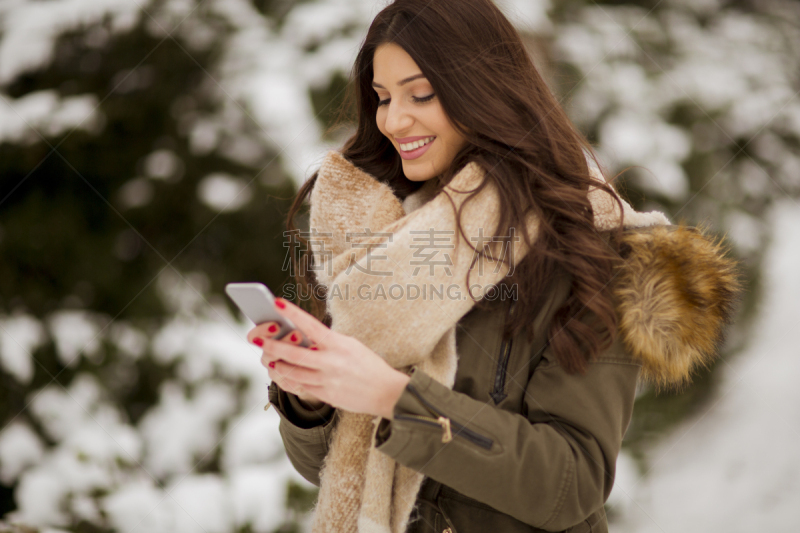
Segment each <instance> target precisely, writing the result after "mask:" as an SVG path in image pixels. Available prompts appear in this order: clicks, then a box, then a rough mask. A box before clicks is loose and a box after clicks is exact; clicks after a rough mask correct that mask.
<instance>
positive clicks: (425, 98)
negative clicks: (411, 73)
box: [378, 93, 436, 107]
mask: <svg viewBox="0 0 800 533" xmlns="http://www.w3.org/2000/svg"><path fill="white" fill-rule="evenodd" d="M434 96H436V93H433V94H429V95H428V96H423V97H422V98H417V97H416V96H412V97H411V100H413V101H414V103H417V104H423V103H425V102H430V101H431V100H433V97H434ZM391 100H392V99H391V98H387V99H386V100H378V107H380V106H382V105H386V104H388V103H389V102H390V101H391Z"/></svg>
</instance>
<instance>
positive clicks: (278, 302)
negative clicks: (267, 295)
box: [275, 298, 286, 309]
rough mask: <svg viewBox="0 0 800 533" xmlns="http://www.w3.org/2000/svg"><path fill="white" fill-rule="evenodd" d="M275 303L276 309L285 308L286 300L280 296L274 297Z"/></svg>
mask: <svg viewBox="0 0 800 533" xmlns="http://www.w3.org/2000/svg"><path fill="white" fill-rule="evenodd" d="M275 305H277V306H278V309H286V302H284V301H283V300H282V299H281V298H276V299H275Z"/></svg>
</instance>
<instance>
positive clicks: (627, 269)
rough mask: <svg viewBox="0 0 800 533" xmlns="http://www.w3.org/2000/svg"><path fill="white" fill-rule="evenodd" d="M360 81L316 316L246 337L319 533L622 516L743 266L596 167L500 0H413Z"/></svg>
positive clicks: (319, 245)
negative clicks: (645, 437)
mask: <svg viewBox="0 0 800 533" xmlns="http://www.w3.org/2000/svg"><path fill="white" fill-rule="evenodd" d="M353 82H354V84H353V89H354V90H353V92H352V93H350V101H351V102H352V103H353V104H354V106H353V107H354V109H355V112H356V123H357V129H356V131H355V133H354V134H353V135H352V137H351V138H350V139H349V140H348V141H347V142H346V143H345V146H344V148H343V149H342V150H341V152H338V151H332V152H329V153H328V155H327V156H326V158H325V160H324V162H323V164H322V166H321V168H320V170H319V171H318V172H316V173H315V174H314V175H313V176H312V177H311V179H309V180H308V182H307V183H306V184H304V186H303V187H302V188H301V190H300V192H299V194H298V197H297V199H296V201H295V203H294V205H293V207H292V209H291V211H290V213H289V217H288V226H289V227H290V228H293V227H294V226H293V218H294V215H295V213H296V212H297V211H298V210H299V208H300V207H301V206H302V204H303V202H304V201H305V200H306V199H307V198H310V204H311V211H310V224H309V225H310V231H309V239H308V241H307V242H308V244H309V246H310V247H311V249H312V250H313V253H308V254H306V255H305V256H304V258H305V259H306V260H307V261H306V263H305V266H307V270H306V271H302V272H298V281H300V282H301V283H303V284H310V285H311V289H312V290H311V291H310V294H312V295H313V296H314V298H315V299H314V300H313V304H314V305H313V306H312V313H307V312H306V311H304V310H302V309H300V308H299V307H297V306H295V305H294V304H292V303H291V302H288V301H286V300H279V305H280V307H281V309H283V312H284V313H285V314H286V316H287V317H289V318H290V319H291V320H292V321H293V322H294V323H295V325H296V326H297V327H298V330H299V331H297V332H293V333H292V334H291V335H288V336H286V337H284V338H283V339H282V340H281V341H278V340H274V339H271V338H270V337H272V336H274V335H275V334H276V333H277V330H278V327H277V325H276V324H271V323H267V324H261V325H259V326H257V327H256V328H254V329H253V330H252V331H250V333H249V334H248V339H249V340H250V341H251V342H253V343H255V344H257V345H258V346H261V347H263V357H262V363H263V364H264V365H265V366H266V367H267V368H268V370H269V376H270V378H271V379H272V384H271V385H270V402H271V404H272V405H274V406H275V407H276V409H277V410H278V412H279V413H280V416H281V423H280V432H281V435H282V437H283V440H284V443H285V445H286V450H287V453H288V455H289V458H290V460H291V461H292V463H293V464H294V466H295V467H296V468H297V470H298V472H300V473H301V474H302V475H303V476H304V477H305V478H306V479H308V480H309V481H310V482H312V483H314V484H317V485H319V486H320V495H319V499H318V502H317V506H316V509H315V515H314V522H313V529H314V531H347V532H351V531H369V532H372V531H381V532H390V531H391V532H394V533H401V532H404V531H413V532H423V531H425V532H436V533H440V532H442V531H450V532H459V533H467V532H477V531H481V532H484V531H504V532H506V531H520V532H522V531H525V532H530V531H571V532H577V531H607V521H606V517H605V512H604V502H605V501H606V499H607V498H608V496H609V494H610V492H611V488H612V485H613V482H614V469H615V462H616V458H617V455H618V453H619V449H620V445H621V441H622V437H623V435H624V434H625V431H626V429H627V427H628V424H629V421H630V418H631V413H632V409H633V403H634V397H635V394H636V390H637V385H638V384H639V383H640V381H646V382H648V383H651V384H653V385H655V386H658V387H666V386H677V385H681V384H685V383H686V382H687V381H688V379H689V377H690V375H691V372H692V371H693V370H694V369H695V368H696V367H697V366H698V365H705V364H707V363H708V362H709V361H710V360H711V359H712V358H713V356H714V353H715V348H716V344H717V343H718V342H719V339H720V336H721V333H722V328H723V325H724V324H725V323H726V322H727V321H728V319H729V317H730V315H731V305H732V301H733V300H734V299H735V298H734V297H735V294H736V291H737V290H738V285H737V278H736V275H735V272H734V265H733V264H732V263H731V261H730V260H728V259H726V258H725V257H724V254H723V252H722V250H721V248H720V247H719V245H718V244H717V243H715V242H714V241H713V240H710V239H708V238H707V237H705V236H704V235H703V234H702V233H701V232H698V231H696V230H694V229H692V228H686V227H680V226H671V225H669V223H668V221H667V219H666V217H664V216H663V215H662V214H660V213H657V212H652V213H639V212H636V211H634V210H633V209H631V208H630V206H629V205H628V204H627V203H625V202H624V201H623V200H622V199H621V198H619V197H618V196H617V195H616V193H615V191H614V190H613V189H612V188H611V186H610V185H608V184H607V183H606V181H605V180H604V179H603V177H602V176H601V175H600V174H599V171H592V170H591V167H590V165H589V161H592V160H593V159H594V158H593V156H592V150H591V147H590V146H589V145H588V143H587V142H586V141H585V139H584V138H583V137H582V136H581V134H580V133H578V132H577V131H576V130H575V128H574V127H573V125H572V124H571V123H570V121H569V120H568V118H567V117H566V115H565V113H564V111H563V110H562V109H561V107H560V106H559V105H558V102H557V101H556V100H555V98H554V97H553V96H552V94H551V93H550V91H549V90H548V88H547V86H546V84H545V83H544V81H543V80H542V78H541V77H540V76H539V74H538V72H537V71H536V68H535V67H534V65H533V64H532V62H531V60H530V58H529V56H528V55H527V53H526V51H525V48H524V46H523V44H522V42H521V40H520V37H519V35H518V34H517V33H516V31H515V30H514V28H513V27H512V25H511V24H510V23H509V21H508V20H507V19H506V18H505V17H504V16H503V15H502V14H501V12H500V11H499V10H498V9H497V8H496V7H495V6H494V4H493V3H492V2H491V1H490V0H460V1H458V2H452V1H445V0H396V1H395V2H394V3H392V4H390V5H389V6H387V7H386V8H385V9H383V10H382V11H381V12H380V13H379V14H378V15H377V16H376V18H375V20H374V21H373V23H372V25H371V26H370V28H369V31H368V33H367V36H366V39H365V41H364V43H363V45H362V47H361V50H360V52H359V54H358V57H357V59H356V63H355V65H354V69H353ZM587 155H588V157H587ZM424 243H427V245H425V244H424ZM308 259H311V261H308ZM303 334H305V335H307V336H308V337H310V339H311V340H312V341H313V342H314V344H313V345H312V346H311V349H306V348H302V347H299V346H296V345H295V344H297V343H299V341H300V340H301V335H303ZM282 341H285V342H282Z"/></svg>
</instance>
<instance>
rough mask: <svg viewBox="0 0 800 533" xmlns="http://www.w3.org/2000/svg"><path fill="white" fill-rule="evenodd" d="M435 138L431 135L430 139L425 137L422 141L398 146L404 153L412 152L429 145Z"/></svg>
mask: <svg viewBox="0 0 800 533" xmlns="http://www.w3.org/2000/svg"><path fill="white" fill-rule="evenodd" d="M435 138H436V136H435V135H431V136H430V137H426V138H424V139H420V140H418V141H414V142H411V143H405V144H400V145H399V146H400V149H401V150H402V151H404V152H413V151H414V150H416V149H417V148H421V147H423V146H425V145H426V144H430V142H431V141H433V140H434V139H435Z"/></svg>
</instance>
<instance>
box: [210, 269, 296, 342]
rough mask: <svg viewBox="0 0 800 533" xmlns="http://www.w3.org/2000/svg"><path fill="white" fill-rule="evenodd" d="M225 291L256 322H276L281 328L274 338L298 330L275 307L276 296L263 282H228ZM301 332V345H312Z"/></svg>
mask: <svg viewBox="0 0 800 533" xmlns="http://www.w3.org/2000/svg"><path fill="white" fill-rule="evenodd" d="M225 292H226V293H227V294H228V296H230V298H231V300H233V301H234V303H235V304H236V305H237V306H238V307H239V309H241V310H242V312H243V313H244V314H245V316H246V317H247V318H249V319H250V320H252V321H253V323H254V324H256V325H258V324H263V323H264V322H276V323H277V324H278V325H279V326H280V328H281V330H280V331H279V332H278V334H277V335H275V336H274V337H272V338H273V339H282V338H283V337H284V336H286V335H288V334H289V332H291V331H293V330H297V328H296V327H295V325H294V324H293V323H292V322H291V320H289V319H288V318H286V317H285V316H283V315H282V314H280V313H279V312H278V309H277V308H276V307H275V296H273V294H272V292H270V290H269V289H268V288H267V286H266V285H264V284H263V283H228V284H227V285H225ZM299 333H300V337H301V338H302V341H301V342H300V344H299V346H303V347H305V348H308V347H309V346H311V341H310V340H309V339H308V336H306V335H305V334H304V333H303V332H302V331H300V332H299Z"/></svg>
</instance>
